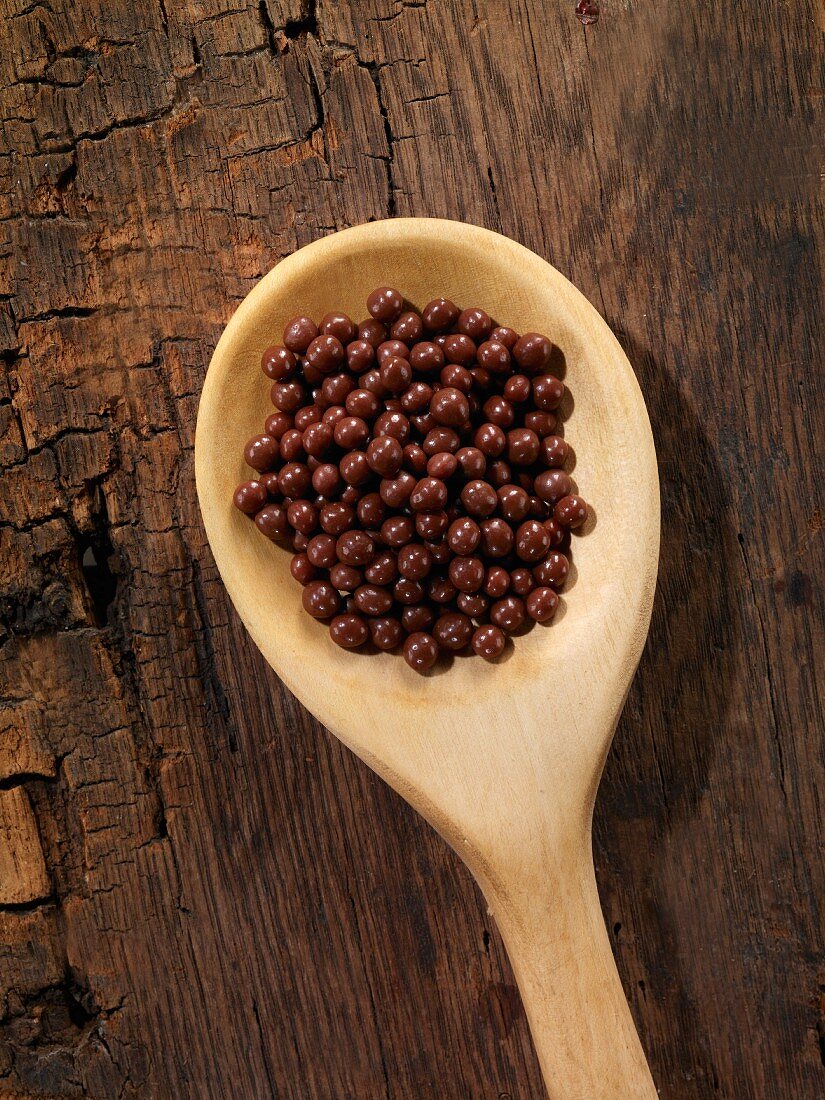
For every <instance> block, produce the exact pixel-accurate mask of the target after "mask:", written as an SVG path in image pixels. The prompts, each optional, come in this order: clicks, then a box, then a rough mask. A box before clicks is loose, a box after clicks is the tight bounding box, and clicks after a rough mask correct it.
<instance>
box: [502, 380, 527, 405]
mask: <svg viewBox="0 0 825 1100" xmlns="http://www.w3.org/2000/svg"><path fill="white" fill-rule="evenodd" d="M532 392H533V387H532V384H531V382H530V379H529V378H528V377H527V375H526V374H511V375H510V377H509V378H508V379H507V381H506V382H505V383H504V390H503V393H504V396H505V397H506V398H507V400H508V401H511V402H512V403H513V404H514V405H522V404H523V403H524V402H525V401H529V400H530V394H531V393H532Z"/></svg>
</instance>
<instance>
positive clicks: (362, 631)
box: [329, 612, 370, 649]
mask: <svg viewBox="0 0 825 1100" xmlns="http://www.w3.org/2000/svg"><path fill="white" fill-rule="evenodd" d="M329 636H330V638H332V640H333V642H335V644H336V645H339V646H341V648H342V649H357V648H358V647H359V646H362V645H363V644H364V642H365V641H366V640H367V638H369V636H370V632H369V628H368V627H367V624H366V622H365V621H364V619H363V618H362V617H361V616H360V615H355V614H353V613H351V612H348V613H347V614H346V615H336V616H335V618H334V619H333V620H332V622H331V623H330V624H329Z"/></svg>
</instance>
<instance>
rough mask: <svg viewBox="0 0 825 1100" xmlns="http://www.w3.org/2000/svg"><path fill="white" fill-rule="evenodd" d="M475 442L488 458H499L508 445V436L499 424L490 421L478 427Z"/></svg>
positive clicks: (474, 437)
mask: <svg viewBox="0 0 825 1100" xmlns="http://www.w3.org/2000/svg"><path fill="white" fill-rule="evenodd" d="M473 443H474V444H475V446H476V447H478V449H479V450H480V451H481V453H482V454H483V455H486V457H487V458H498V457H499V455H502V454H503V453H504V450H505V448H506V447H507V436H506V435H505V434H504V432H503V431H502V429H501V428H499V426H498V425H497V424H490V423H489V421H488V422H487V423H486V424H481V425H479V427H478V428H476V431H475V435H474V436H473Z"/></svg>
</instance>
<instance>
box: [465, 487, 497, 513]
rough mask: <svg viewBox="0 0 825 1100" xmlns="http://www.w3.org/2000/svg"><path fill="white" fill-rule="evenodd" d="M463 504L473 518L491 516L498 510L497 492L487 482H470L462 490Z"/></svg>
mask: <svg viewBox="0 0 825 1100" xmlns="http://www.w3.org/2000/svg"><path fill="white" fill-rule="evenodd" d="M461 503H462V504H463V505H464V507H465V508H466V510H467V512H468V514H469V515H471V516H491V515H492V514H493V512H495V510H496V505H497V504H498V497H497V496H496V491H495V489H494V488H493V487H492V485H490V484H489V483H488V482H486V481H480V480H476V481H468V482H467V484H466V485H465V486H464V488H463V489H462V490H461Z"/></svg>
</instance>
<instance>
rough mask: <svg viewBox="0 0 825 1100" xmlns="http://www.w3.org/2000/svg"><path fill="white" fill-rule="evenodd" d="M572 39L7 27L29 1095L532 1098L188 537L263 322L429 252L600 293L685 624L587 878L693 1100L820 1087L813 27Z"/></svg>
mask: <svg viewBox="0 0 825 1100" xmlns="http://www.w3.org/2000/svg"><path fill="white" fill-rule="evenodd" d="M572 8H573V3H572V0H565V2H564V3H561V2H560V3H559V4H558V5H547V4H541V3H538V2H537V0H519V2H517V0H513V2H507V0H494V2H492V3H488V4H483V5H482V4H476V3H474V0H442V2H438V0H421V2H418V3H402V2H395V3H393V2H390V0H368V2H364V3H358V4H346V3H344V4H332V3H326V2H321V3H318V4H317V5H309V4H304V3H302V2H301V0H263V2H262V3H260V4H259V3H254V2H251V3H244V2H243V0H232V2H230V0H198V2H195V0H188V2H184V3H181V4H178V5H166V4H164V3H163V2H162V0H160V2H159V3H158V4H157V5H156V6H155V7H154V8H152V9H146V8H144V6H143V5H136V4H127V3H122V2H117V3H102V2H101V3H88V4H85V5H82V6H81V5H75V4H71V3H69V2H68V0H48V2H46V0H43V2H42V3H35V4H30V3H28V0H4V3H3V8H2V12H3V25H4V32H5V40H6V49H5V50H4V51H3V52H2V55H0V65H2V66H3V79H2V82H1V84H0V86H2V126H3V129H2V148H0V153H1V154H2V155H0V254H1V255H2V257H3V263H2V265H0V353H2V366H3V371H2V373H1V374H0V462H2V464H3V476H2V480H0V561H1V562H2V591H0V611H1V612H2V622H3V626H2V637H1V638H0V670H2V671H1V672H0V700H2V710H0V785H1V786H2V787H3V788H7V789H8V790H9V791H11V790H16V789H17V788H21V789H22V791H23V793H24V795H25V797H22V796H21V795H20V794H19V793H18V794H17V795H15V796H13V797H7V798H5V799H4V806H6V805H8V806H11V807H13V809H12V810H10V811H8V812H9V813H13V814H14V815H16V817H15V821H14V824H15V829H16V831H14V830H13V831H12V832H10V833H8V834H7V835H8V836H11V837H12V838H13V840H12V842H13V843H17V842H18V841H17V840H14V838H18V839H19V838H20V837H26V838H28V839H27V841H26V844H27V847H26V849H25V851H23V852H22V854H21V858H25V860H27V861H28V862H27V863H26V867H27V868H28V869H29V871H30V873H29V874H26V875H21V876H20V877H19V879H15V882H13V883H12V882H11V881H10V879H9V881H6V882H1V883H0V894H2V897H0V1095H3V1094H4V1093H9V1092H15V1091H18V1092H20V1093H21V1094H23V1095H25V1096H38V1095H53V1096H60V1097H71V1096H90V1097H115V1096H117V1097H122V1098H124V1100H125V1098H128V1097H146V1096H156V1097H180V1096H193V1097H195V1096H197V1097H224V1096H229V1095H231V1096H233V1097H239V1098H240V1097H250V1098H258V1097H262V1096H268V1095H272V1096H278V1097H284V1098H287V1097H295V1098H296V1100H298V1098H300V1100H314V1098H317V1100H330V1098H335V1100H343V1098H346V1097H353V1098H354V1097H358V1098H361V1097H367V1096H368V1097H378V1096H386V1097H387V1098H392V1100H402V1098H407V1097H409V1098H410V1100H412V1098H421V1097H432V1098H433V1100H435V1098H441V1097H445V1096H449V1097H456V1098H461V1097H466V1098H468V1100H470V1098H472V1100H478V1098H480V1097H484V1098H491V1100H507V1098H511V1100H515V1098H516V1097H519V1098H523V1097H533V1096H539V1095H541V1094H542V1086H541V1081H540V1076H539V1072H538V1067H537V1064H536V1060H535V1057H534V1054H533V1052H532V1048H531V1046H530V1041H529V1035H528V1032H527V1028H526V1025H525V1021H524V1018H523V1013H522V1010H521V1006H520V1002H519V999H518V995H517V993H516V991H515V988H514V985H513V980H512V976H511V974H510V971H509V967H508V965H507V962H506V959H505V957H504V954H503V950H502V947H501V944H500V942H499V940H498V937H497V935H496V933H495V929H494V928H493V927H491V924H490V921H489V919H488V918H487V916H486V913H485V909H484V905H483V902H482V901H481V899H480V898H479V896H478V894H477V892H476V890H475V888H474V887H473V885H472V883H471V881H470V880H469V877H468V875H467V873H466V872H465V871H464V869H463V867H462V866H461V865H460V864H459V863H458V861H457V860H456V858H455V857H454V856H453V855H452V853H450V852H449V851H447V850H446V849H445V847H444V845H443V844H442V843H441V842H440V840H439V839H438V838H437V837H435V836H434V835H432V834H431V833H430V831H429V830H428V829H427V827H426V826H424V825H423V823H422V822H421V821H420V820H418V818H417V817H416V816H415V815H413V814H412V812H411V811H409V810H408V809H407V807H406V806H404V805H403V803H401V801H400V800H399V799H398V798H397V797H396V796H395V795H394V794H393V793H392V792H390V791H389V790H387V789H386V788H385V787H384V786H383V784H381V783H380V782H379V781H378V780H377V779H375V778H374V777H373V776H372V775H371V774H370V773H369V772H368V771H367V770H366V769H365V768H364V767H363V766H361V765H360V764H359V763H358V762H357V761H355V760H354V758H352V757H351V755H350V754H348V753H347V752H346V751H345V750H344V749H343V748H342V747H341V746H339V745H338V744H337V743H336V742H334V741H333V740H332V739H331V738H329V737H328V735H326V734H325V733H324V731H323V730H321V729H320V728H319V727H318V726H317V724H316V723H314V722H313V721H312V720H311V719H309V718H308V717H307V716H306V715H305V714H304V713H303V712H302V710H301V708H300V707H299V706H298V705H297V704H296V703H295V701H294V700H293V699H292V698H291V697H289V696H288V695H287V693H286V692H285V691H284V690H283V689H282V688H281V687H280V685H279V683H278V681H277V679H276V678H275V677H274V675H273V674H272V673H271V672H270V671H269V670H268V669H267V668H265V667H264V665H263V662H262V661H261V659H260V658H259V656H258V655H257V653H256V652H255V651H254V649H253V647H252V645H251V644H250V643H249V641H248V640H247V639H246V637H245V636H244V634H243V631H242V629H241V628H240V626H239V624H238V623H237V621H236V619H235V617H234V614H233V612H232V611H231V608H230V607H229V606H228V602H227V599H226V597H225V595H224V593H223V591H222V588H221V585H220V582H219V580H218V578H217V575H216V572H215V569H214V565H213V563H212V560H211V557H210V555H209V552H208V548H207V547H206V545H205V542H204V537H203V533H202V530H201V527H200V523H199V518H198V512H197V506H196V502H195V499H194V488H193V482H192V433H193V428H194V419H195V412H196V408H197V400H198V393H199V390H200V385H201V382H202V379H203V375H204V372H205V369H206V365H207V363H208V360H209V355H210V353H211V349H212V348H213V347H214V344H215V341H216V340H217V338H218V335H219V333H220V331H221V328H222V326H223V324H224V323H225V322H226V320H227V319H228V317H229V316H230V315H231V312H232V310H233V309H234V308H235V306H236V304H237V303H238V302H239V301H240V300H241V298H242V297H243V296H244V295H245V294H246V293H247V291H248V290H249V289H250V288H251V286H252V285H254V283H255V281H256V280H257V279H258V278H259V277H260V276H261V275H262V274H263V273H264V272H265V271H266V270H268V269H269V267H270V266H271V265H272V264H273V263H275V262H276V261H277V260H278V258H280V257H281V256H283V255H286V254H288V253H289V252H290V251H292V250H293V249H294V248H296V247H299V246H300V245H302V244H304V243H306V242H308V241H310V240H313V239H315V238H317V237H318V236H320V235H322V234H324V233H327V232H329V231H332V230H334V229H337V228H341V227H343V226H346V225H349V224H354V223H357V222H360V221H364V220H366V219H369V218H379V217H387V216H394V215H425V214H429V215H439V216H447V217H456V218H463V219H465V220H469V221H473V222H477V223H479V224H484V225H488V226H490V227H491V228H494V229H499V230H501V231H502V232H504V233H507V234H509V235H511V236H513V237H516V238H517V239H519V240H521V241H523V242H524V243H525V244H526V245H528V246H529V247H531V248H533V249H535V250H536V251H538V252H539V253H540V254H542V255H544V256H546V257H547V258H548V259H550V260H551V262H553V263H555V264H556V265H557V266H558V267H559V268H561V269H562V270H563V271H564V272H565V273H567V274H569V276H570V277H571V278H572V279H573V280H574V281H575V282H576V283H577V284H578V285H579V286H580V287H581V289H582V290H583V291H584V292H585V293H586V294H587V295H588V296H589V297H590V298H591V300H592V301H593V302H594V303H595V304H596V305H597V306H598V308H599V309H600V310H601V311H602V312H603V314H604V316H605V317H606V319H607V320H608V322H609V323H610V324H611V325H612V327H613V328H614V330H615V331H616V332H617V333H618V335H619V338H620V339H621V340H622V342H623V344H624V346H625V348H626V349H627V352H628V354H629V356H630V358H631V361H632V362H633V364H634V366H635V367H636V369H637V371H638V374H639V377H640V381H641V383H642V386H643V389H644V392H645V395H646V397H647V400H648V403H649V407H650V411H651V417H652V420H653V424H654V431H655V433H656V438H657V444H658V448H659V454H660V461H661V472H662V489H663V521H664V526H663V553H662V565H661V573H660V586H659V593H658V598H657V605H656V611H655V614H654V621H653V627H652V630H651V636H650V642H649V644H648V647H647V651H646V654H645V657H644V659H643V662H642V665H641V668H640V672H639V675H638V677H637V680H636V682H635V684H634V687H633V689H632V691H631V695H630V698H629V701H628V706H627V710H626V713H625V716H624V718H623V720H622V723H621V725H620V729H619V733H618V736H617V741H616V744H615V748H614V751H613V753H612V754H611V756H610V759H609V762H608V765H607V770H606V775H605V780H604V783H603V786H602V790H601V794H600V799H599V804H598V811H597V821H596V832H595V849H596V859H597V867H598V873H599V879H600V884H601V889H602V896H603V900H604V906H605V914H606V919H607V921H608V925H609V927H610V928H611V929H612V932H613V938H614V942H615V949H616V956H617V961H618V965H619V969H620V972H621V975H622V978H623V981H624V983H625V987H626V990H627V993H628V996H629V998H630V1001H631V1005H632V1008H633V1012H634V1016H635V1019H636V1021H637V1024H638V1026H639V1029H640V1032H641V1035H642V1038H643V1042H644V1044H645V1047H646V1049H647V1051H648V1053H649V1055H650V1059H651V1064H652V1067H653V1070H654V1075H655V1077H656V1080H657V1082H658V1084H659V1086H660V1088H661V1092H662V1095H663V1096H666V1097H669V1098H679V1100H700V1098H709V1097H720V1098H728V1100H733V1098H736V1100H740V1098H744V1097H753V1098H760V1100H786V1098H787V1097H791V1096H792V1097H794V1098H802V1100H804V1098H808V1097H810V1098H814V1097H818V1096H820V1095H822V1093H823V1091H825V969H823V953H822V944H823V919H822V904H823V901H822V899H823V897H825V888H824V887H825V883H823V873H822V821H823V813H822V800H821V791H822V789H823V751H822V750H823V726H824V725H825V724H824V723H823V716H822V697H821V686H819V685H818V684H817V681H816V678H815V671H816V662H817V661H818V662H819V664H820V666H821V659H822V653H823V648H824V647H823V615H822V580H823V550H822V539H821V527H822V509H823V502H822V492H821V486H822V482H823V470H822V448H821V441H822V439H823V434H824V432H825V429H824V427H823V413H822V410H823V399H822V398H823V394H822V391H823V385H822V382H823V375H822V353H821V346H822V332H821V317H822V306H823V302H822V280H821V270H822V269H821V257H822V251H821V249H822V237H823V224H825V222H823V204H822V191H821V184H820V171H821V162H822V152H823V148H822V140H821V134H822V129H823V119H822V93H823V88H822V73H823V57H824V56H825V53H824V52H823V37H822V31H823V29H825V21H823V18H822V16H821V14H820V13H819V10H818V9H817V7H816V6H815V5H814V6H812V7H810V8H806V7H804V6H802V7H799V6H795V5H785V4H782V3H779V2H778V0H753V2H752V3H751V4H749V5H744V4H735V5H731V4H696V5H664V4H658V5H651V4H648V3H640V2H637V0H621V2H619V0H614V2H611V0H604V3H603V4H602V9H603V12H602V18H601V20H600V22H599V23H598V25H597V26H595V27H592V28H589V29H588V30H587V31H584V30H583V28H582V27H581V26H580V25H579V24H578V22H577V21H576V20H575V18H574V16H573V11H572ZM817 443H819V444H820V446H819V447H818V448H817V446H816V444H817ZM84 561H85V563H86V564H85V566H84V564H83V563H84ZM820 684H821V675H820ZM32 827H34V831H33V829H32ZM35 835H36V836H39V839H40V847H41V850H42V866H41V865H40V863H39V862H38V858H39V853H37V852H36V851H34V852H32V851H31V850H30V849H31V844H30V840H31V837H32V836H35ZM20 843H22V841H20ZM35 848H36V846H35ZM18 854H20V853H18ZM4 866H5V865H4ZM44 873H45V876H46V878H45V880H44V878H43V874H44ZM44 881H46V882H47V883H48V888H47V889H48V893H46V894H44V893H43V891H44V885H43V883H44ZM15 891H16V892H15ZM21 897H22V898H23V900H22V901H21V900H20V899H21Z"/></svg>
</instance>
